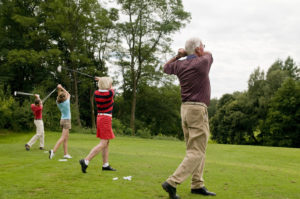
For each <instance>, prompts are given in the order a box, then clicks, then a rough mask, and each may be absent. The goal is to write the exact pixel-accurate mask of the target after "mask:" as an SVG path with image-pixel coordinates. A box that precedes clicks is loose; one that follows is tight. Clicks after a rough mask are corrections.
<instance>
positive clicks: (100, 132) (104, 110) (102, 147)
mask: <svg viewBox="0 0 300 199" xmlns="http://www.w3.org/2000/svg"><path fill="white" fill-rule="evenodd" d="M95 80H96V81H98V88H99V90H96V91H95V93H94V95H95V101H96V105H97V112H98V116H97V137H98V138H100V139H101V140H100V143H99V144H98V145H97V146H95V147H94V148H93V149H92V150H91V151H90V153H89V154H88V155H87V156H86V157H85V158H84V159H81V160H79V163H80V165H81V171H82V172H83V173H86V169H87V167H88V165H89V162H90V161H91V160H92V159H93V158H94V157H95V156H96V155H97V154H98V153H100V152H101V151H102V161H103V165H102V170H103V171H116V169H114V168H112V167H111V166H110V165H109V163H108V147H109V140H111V139H114V138H115V135H114V133H113V131H112V126H111V123H112V110H113V105H114V99H113V97H114V94H115V91H114V89H113V88H112V82H113V80H112V78H111V77H95Z"/></svg>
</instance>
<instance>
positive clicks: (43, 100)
mask: <svg viewBox="0 0 300 199" xmlns="http://www.w3.org/2000/svg"><path fill="white" fill-rule="evenodd" d="M55 91H56V88H55V89H54V90H53V91H51V92H50V93H49V94H48V95H47V96H46V97H45V98H44V99H42V102H43V103H44V102H45V101H46V100H47V99H48V98H49V97H50V96H51V95H52V93H54V92H55Z"/></svg>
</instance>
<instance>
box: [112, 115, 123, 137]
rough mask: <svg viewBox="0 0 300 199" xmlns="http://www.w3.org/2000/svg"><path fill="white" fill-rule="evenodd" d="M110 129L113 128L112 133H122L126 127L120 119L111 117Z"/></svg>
mask: <svg viewBox="0 0 300 199" xmlns="http://www.w3.org/2000/svg"><path fill="white" fill-rule="evenodd" d="M112 129H113V132H114V134H116V135H123V134H124V131H125V129H126V126H124V125H123V124H122V122H121V121H120V120H118V119H116V118H113V119H112Z"/></svg>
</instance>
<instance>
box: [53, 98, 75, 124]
mask: <svg viewBox="0 0 300 199" xmlns="http://www.w3.org/2000/svg"><path fill="white" fill-rule="evenodd" d="M56 103H57V102H56ZM57 106H58V108H59V110H60V112H61V118H60V119H71V109H70V99H67V100H66V101H64V102H62V103H60V104H59V103H57Z"/></svg>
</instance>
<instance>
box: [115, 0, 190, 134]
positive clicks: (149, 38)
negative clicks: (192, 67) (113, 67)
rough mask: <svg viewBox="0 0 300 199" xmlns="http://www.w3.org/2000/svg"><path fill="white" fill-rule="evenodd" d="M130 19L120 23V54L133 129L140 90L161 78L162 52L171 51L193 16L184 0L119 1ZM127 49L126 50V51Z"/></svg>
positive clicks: (123, 11)
mask: <svg viewBox="0 0 300 199" xmlns="http://www.w3.org/2000/svg"><path fill="white" fill-rule="evenodd" d="M117 2H118V3H119V5H120V6H121V12H122V13H123V14H124V15H126V18H125V19H126V20H123V21H120V23H118V24H117V28H118V29H117V30H118V35H119V36H120V40H119V42H120V44H121V45H120V46H122V47H123V48H125V49H124V50H123V49H120V51H121V52H120V53H119V54H118V59H119V65H120V66H121V74H122V76H123V80H124V85H123V89H124V97H126V95H127V94H129V95H130V96H131V98H130V99H131V105H130V106H131V108H130V112H131V115H130V128H132V129H133V130H134V131H135V123H136V121H135V114H136V110H137V109H138V107H137V103H138V101H139V99H138V98H137V95H138V92H139V89H142V88H141V87H143V85H144V84H146V83H148V84H151V83H153V82H154V81H155V80H156V81H159V80H160V79H161V77H162V71H161V70H157V68H159V66H160V56H161V54H166V53H168V52H170V48H169V46H170V42H171V41H172V39H171V35H172V33H174V32H176V31H178V30H180V28H182V27H183V26H184V25H185V23H187V22H188V21H189V19H190V13H188V12H186V11H184V9H183V5H182V1H173V0H158V1H148V0H140V1H132V0H118V1H117ZM124 51H125V53H124Z"/></svg>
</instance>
